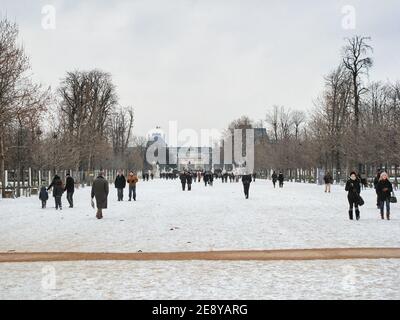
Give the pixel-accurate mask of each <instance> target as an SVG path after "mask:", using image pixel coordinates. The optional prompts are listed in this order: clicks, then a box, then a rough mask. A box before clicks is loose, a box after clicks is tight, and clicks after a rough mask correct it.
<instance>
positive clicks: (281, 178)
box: [278, 171, 285, 188]
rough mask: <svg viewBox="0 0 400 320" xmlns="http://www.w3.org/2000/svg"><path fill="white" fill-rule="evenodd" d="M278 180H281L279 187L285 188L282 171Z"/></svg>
mask: <svg viewBox="0 0 400 320" xmlns="http://www.w3.org/2000/svg"><path fill="white" fill-rule="evenodd" d="M278 181H279V188H283V182H284V181H285V178H284V176H283V173H282V171H280V172H279V175H278Z"/></svg>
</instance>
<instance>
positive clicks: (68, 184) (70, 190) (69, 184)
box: [64, 173, 75, 208]
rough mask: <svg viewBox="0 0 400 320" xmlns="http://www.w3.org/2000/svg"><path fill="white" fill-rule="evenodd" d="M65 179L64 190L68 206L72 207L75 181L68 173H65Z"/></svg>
mask: <svg viewBox="0 0 400 320" xmlns="http://www.w3.org/2000/svg"><path fill="white" fill-rule="evenodd" d="M66 176H67V179H66V181H65V188H64V191H67V200H68V203H69V207H70V208H73V207H74V199H73V196H74V192H75V181H74V178H72V177H71V175H70V174H69V173H67V175H66Z"/></svg>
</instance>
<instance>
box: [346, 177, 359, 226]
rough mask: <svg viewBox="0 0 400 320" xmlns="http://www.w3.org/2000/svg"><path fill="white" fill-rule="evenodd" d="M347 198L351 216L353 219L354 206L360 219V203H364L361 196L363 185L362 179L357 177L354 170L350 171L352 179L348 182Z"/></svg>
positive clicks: (357, 217)
mask: <svg viewBox="0 0 400 320" xmlns="http://www.w3.org/2000/svg"><path fill="white" fill-rule="evenodd" d="M346 191H347V192H348V194H347V200H349V205H350V209H349V218H350V220H353V208H355V210H356V219H357V220H360V209H359V205H362V199H361V197H360V192H361V186H360V181H359V180H358V179H357V174H356V173H355V172H354V171H353V172H352V173H350V179H349V180H348V181H347V183H346Z"/></svg>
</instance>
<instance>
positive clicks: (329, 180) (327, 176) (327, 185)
mask: <svg viewBox="0 0 400 320" xmlns="http://www.w3.org/2000/svg"><path fill="white" fill-rule="evenodd" d="M324 182H325V193H327V192H328V193H331V184H332V182H333V178H332V175H331V174H330V172H329V171H328V172H327V173H326V174H325V175H324Z"/></svg>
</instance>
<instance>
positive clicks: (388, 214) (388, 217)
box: [386, 212, 390, 220]
mask: <svg viewBox="0 0 400 320" xmlns="http://www.w3.org/2000/svg"><path fill="white" fill-rule="evenodd" d="M386 216H387V219H388V220H390V212H388V213H386Z"/></svg>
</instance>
